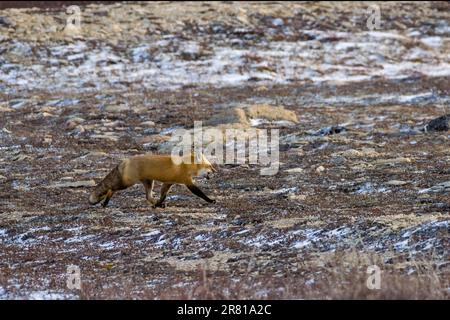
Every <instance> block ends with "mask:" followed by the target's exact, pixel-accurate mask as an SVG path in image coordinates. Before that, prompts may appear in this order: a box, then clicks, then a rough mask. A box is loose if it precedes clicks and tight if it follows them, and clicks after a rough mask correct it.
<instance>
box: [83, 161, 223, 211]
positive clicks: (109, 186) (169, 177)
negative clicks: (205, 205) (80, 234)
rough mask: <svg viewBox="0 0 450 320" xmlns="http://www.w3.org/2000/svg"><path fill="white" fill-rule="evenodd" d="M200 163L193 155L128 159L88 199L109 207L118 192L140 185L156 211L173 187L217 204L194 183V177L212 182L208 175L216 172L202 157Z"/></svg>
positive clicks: (163, 205) (90, 201) (92, 202)
mask: <svg viewBox="0 0 450 320" xmlns="http://www.w3.org/2000/svg"><path fill="white" fill-rule="evenodd" d="M187 160H189V161H187ZM199 160H200V161H197V162H198V163H195V162H194V155H193V154H192V155H188V156H185V157H175V156H171V155H151V154H145V155H138V156H133V157H131V158H128V159H125V160H123V161H122V162H121V163H120V164H119V165H117V166H116V167H115V168H114V169H113V170H112V171H111V172H110V173H109V174H108V175H107V176H106V177H105V178H104V179H103V180H102V181H101V182H100V183H99V184H98V185H97V186H96V187H95V189H94V191H92V193H91V195H90V196H89V203H90V204H92V205H94V204H97V203H99V202H100V201H102V200H104V202H103V204H102V205H103V207H106V206H107V205H108V202H109V200H110V199H111V197H112V196H113V194H114V193H115V192H116V191H118V190H123V189H126V188H128V187H131V186H132V185H134V184H136V183H138V182H141V183H142V184H143V185H144V188H145V194H146V198H147V201H148V202H149V203H150V204H152V205H153V208H157V207H161V208H164V207H165V204H164V200H165V199H166V196H167V194H168V193H169V191H170V188H171V187H172V185H173V184H184V185H186V186H187V187H188V189H189V190H190V191H191V192H192V193H193V194H195V195H196V196H199V197H200V198H202V199H204V200H206V201H208V202H209V203H215V202H216V201H215V200H213V199H210V198H208V197H207V196H206V195H205V194H204V193H203V192H202V191H201V190H200V189H199V188H198V187H197V186H196V185H195V184H194V182H193V181H192V178H193V177H198V176H202V177H206V178H208V179H209V174H210V173H211V172H216V169H215V168H214V167H213V165H212V164H211V163H210V162H209V161H208V159H206V157H205V156H204V155H203V154H202V155H201V158H200V159H199ZM155 180H157V181H160V182H162V183H163V185H162V188H161V197H160V198H159V200H158V201H157V202H156V203H155V201H154V200H153V183H154V181H155Z"/></svg>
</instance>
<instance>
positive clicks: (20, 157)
mask: <svg viewBox="0 0 450 320" xmlns="http://www.w3.org/2000/svg"><path fill="white" fill-rule="evenodd" d="M31 159H32V158H31V157H30V156H28V155H26V154H23V153H19V154H17V155H15V156H14V157H13V158H12V159H11V160H12V161H24V160H31Z"/></svg>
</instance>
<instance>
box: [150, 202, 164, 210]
mask: <svg viewBox="0 0 450 320" xmlns="http://www.w3.org/2000/svg"><path fill="white" fill-rule="evenodd" d="M165 207H166V204H165V203H155V204H154V205H153V209H156V208H165Z"/></svg>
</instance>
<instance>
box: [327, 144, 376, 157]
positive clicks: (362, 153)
mask: <svg viewBox="0 0 450 320" xmlns="http://www.w3.org/2000/svg"><path fill="white" fill-rule="evenodd" d="M331 156H332V157H339V156H342V157H345V158H376V157H379V156H380V154H379V153H378V152H376V151H375V149H373V148H365V147H364V148H362V149H361V150H355V149H348V150H345V151H340V152H336V153H333V154H332V155H331Z"/></svg>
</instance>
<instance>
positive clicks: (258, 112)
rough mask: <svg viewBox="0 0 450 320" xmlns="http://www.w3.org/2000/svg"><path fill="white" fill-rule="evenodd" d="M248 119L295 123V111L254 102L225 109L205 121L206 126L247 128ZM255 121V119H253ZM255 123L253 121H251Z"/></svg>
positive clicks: (249, 124) (249, 122) (248, 124)
mask: <svg viewBox="0 0 450 320" xmlns="http://www.w3.org/2000/svg"><path fill="white" fill-rule="evenodd" d="M249 119H253V120H254V119H258V122H260V121H261V122H265V121H264V120H266V121H288V122H292V123H297V122H298V119H297V115H296V114H295V112H293V111H290V110H286V109H285V108H284V107H283V106H270V105H267V104H255V105H251V106H246V107H242V108H231V109H225V110H223V111H222V112H219V113H218V114H216V115H214V116H213V117H211V118H210V119H209V120H207V121H206V122H205V124H206V125H207V126H224V127H231V128H247V127H250V126H251V124H252V123H251V121H250V120H249ZM254 122H255V121H254ZM253 125H255V123H253Z"/></svg>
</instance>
